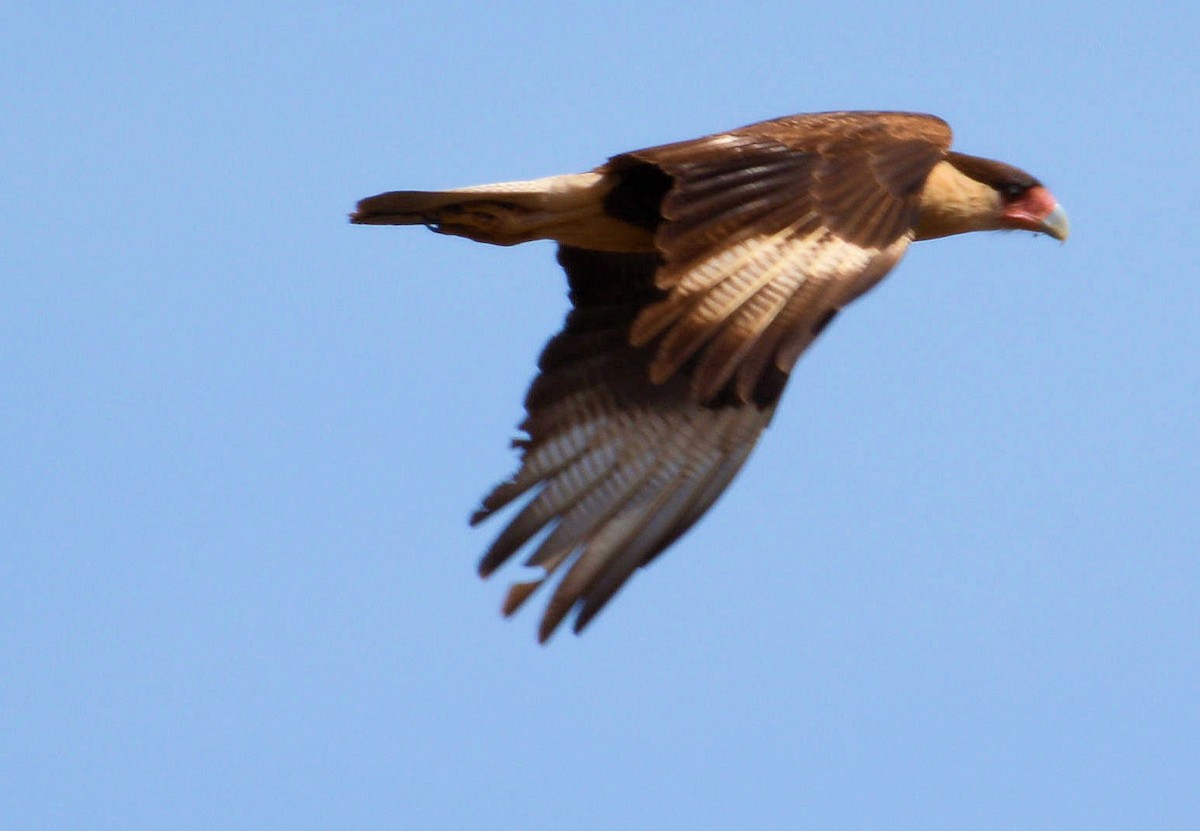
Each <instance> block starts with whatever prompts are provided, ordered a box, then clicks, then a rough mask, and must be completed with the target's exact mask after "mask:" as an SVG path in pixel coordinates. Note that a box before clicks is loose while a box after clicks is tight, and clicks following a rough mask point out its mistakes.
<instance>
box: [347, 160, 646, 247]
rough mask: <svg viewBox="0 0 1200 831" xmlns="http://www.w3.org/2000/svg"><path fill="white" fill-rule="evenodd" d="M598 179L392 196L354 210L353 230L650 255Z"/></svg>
mask: <svg viewBox="0 0 1200 831" xmlns="http://www.w3.org/2000/svg"><path fill="white" fill-rule="evenodd" d="M611 189H612V183H611V182H610V181H609V180H608V178H607V177H606V176H604V175H603V174H601V173H596V172H592V173H574V174H567V175H563V176H548V177H546V178H544V179H531V180H529V181H525V182H502V183H499V184H494V185H477V186H476V187H470V188H459V189H457V190H444V191H419V190H397V191H392V192H390V193H381V194H379V195H378V196H370V197H368V198H366V199H363V200H362V201H361V202H359V203H358V210H356V211H355V212H354V213H352V214H351V215H350V221H351V222H353V223H355V224H358V225H424V226H426V227H427V228H430V229H432V230H434V231H437V232H438V233H442V234H454V235H456V236H460V237H468V238H469V239H473V240H476V241H478V242H490V243H493V244H495V245H516V244H517V243H520V242H528V241H529V240H535V239H554V240H558V241H559V242H562V243H564V244H567V245H574V246H578V247H581V248H591V249H597V250H610V251H628V250H652V249H653V242H652V240H651V239H650V237H649V235H648V233H647V232H646V231H644V230H642V229H638V228H635V227H633V226H631V225H629V224H627V223H624V222H621V221H619V220H616V219H614V218H612V217H609V216H608V215H607V214H606V213H605V212H604V197H605V196H606V195H607V194H608V192H609V191H610V190H611Z"/></svg>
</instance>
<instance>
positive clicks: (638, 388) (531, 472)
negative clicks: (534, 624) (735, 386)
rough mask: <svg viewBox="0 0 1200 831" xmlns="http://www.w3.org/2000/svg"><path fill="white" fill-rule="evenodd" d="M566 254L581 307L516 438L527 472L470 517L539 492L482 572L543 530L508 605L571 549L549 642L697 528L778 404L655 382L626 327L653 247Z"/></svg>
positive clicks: (644, 297) (652, 260)
mask: <svg viewBox="0 0 1200 831" xmlns="http://www.w3.org/2000/svg"><path fill="white" fill-rule="evenodd" d="M559 262H561V263H562V265H563V267H564V269H565V270H566V272H567V277H568V279H569V281H570V286H571V300H572V303H573V305H574V309H573V310H572V311H571V312H570V314H569V315H568V317H567V322H566V326H565V327H564V329H563V331H562V332H560V333H559V334H558V335H557V336H556V337H555V338H554V339H553V340H551V341H550V343H549V344H548V345H547V346H546V349H545V351H544V352H543V353H542V356H541V358H540V360H539V361H538V368H539V369H540V371H541V374H540V375H539V376H538V377H537V379H536V380H535V381H534V382H533V385H532V387H531V388H530V390H529V393H528V395H527V397H526V401H525V407H526V410H527V413H528V415H527V417H526V419H525V421H524V422H523V423H522V425H521V429H522V430H524V431H525V433H526V434H527V436H528V437H527V438H526V439H523V440H520V441H518V442H517V446H518V447H519V448H520V450H521V467H520V470H519V471H518V472H517V474H516V475H515V476H514V477H513V478H512V479H511V480H509V481H507V482H504V483H502V484H501V485H499V486H498V487H496V488H495V490H493V491H492V492H491V493H490V494H489V495H488V496H487V498H485V499H484V501H483V504H482V506H481V507H480V509H479V510H478V511H477V512H476V514H475V516H474V517H472V524H474V523H477V522H480V521H482V520H483V519H485V518H487V517H488V516H490V515H491V514H492V513H494V512H495V511H497V510H500V509H501V508H503V507H504V506H505V505H508V504H509V503H511V502H512V501H514V500H516V499H518V498H520V497H522V496H524V495H525V494H527V493H529V492H530V491H532V492H533V493H532V497H531V498H529V499H528V501H527V502H526V503H525V505H524V507H523V508H522V509H521V510H520V511H519V512H518V513H517V515H516V517H515V518H514V519H513V520H512V521H511V522H510V523H509V524H508V526H507V527H506V528H505V529H504V530H503V531H502V532H501V533H500V536H499V537H498V538H497V539H496V541H495V542H494V543H493V544H492V546H491V548H490V549H489V550H488V552H487V553H486V554H485V555H484V557H483V560H482V561H481V562H480V564H479V570H480V573H481V574H483V575H484V576H487V575H488V574H490V573H491V572H492V571H494V570H495V569H496V568H497V567H499V566H500V565H501V564H502V563H503V562H505V561H506V560H507V559H508V558H509V557H511V556H512V555H513V554H514V553H515V552H516V551H517V550H518V549H520V548H522V547H523V546H525V545H526V544H527V543H529V542H530V541H531V540H533V539H534V538H535V537H538V536H539V534H542V535H543V536H541V538H540V542H539V543H538V545H537V547H536V548H535V549H534V551H533V553H532V554H531V555H530V556H529V558H528V559H527V560H526V564H527V565H530V566H540V567H542V568H543V569H545V571H546V575H545V577H543V578H542V579H541V580H537V581H534V582H532V583H522V584H517V585H515V586H513V588H512V590H511V591H510V593H509V597H508V600H507V601H506V603H505V613H506V614H511V613H512V612H514V611H516V609H517V608H518V607H519V606H520V604H521V603H522V602H524V600H525V599H526V598H527V597H528V596H529V595H530V594H531V593H532V591H533V589H535V588H537V586H539V585H540V584H541V583H542V582H543V581H544V580H545V579H546V578H547V577H549V576H550V575H551V574H552V573H554V571H555V570H556V569H558V568H559V567H560V566H562V565H563V564H564V563H565V562H567V561H568V560H571V559H572V558H574V560H573V562H572V564H571V566H570V568H569V569H568V570H567V572H566V574H565V576H564V577H563V578H562V580H561V581H560V582H559V583H558V585H557V587H556V589H555V591H554V595H553V596H552V598H551V600H550V603H549V606H548V607H547V609H546V612H545V615H544V617H543V618H542V622H541V626H540V628H539V639H540V640H543V641H544V640H546V638H548V637H549V636H550V634H551V633H552V632H553V631H554V629H555V628H556V627H557V626H558V624H559V623H560V622H561V621H562V620H563V618H564V617H565V616H566V615H567V614H568V613H569V612H570V611H571V609H572V607H574V606H576V605H577V604H578V606H579V613H578V616H577V617H576V619H575V631H577V632H578V631H579V630H581V629H582V628H583V627H584V626H585V625H586V624H587V622H588V621H589V620H591V619H592V617H593V616H594V615H595V614H596V613H597V612H598V611H600V609H601V608H602V607H603V606H604V604H605V603H606V602H607V601H608V600H609V598H611V597H612V595H613V594H614V593H615V592H616V591H617V589H619V588H620V587H621V585H622V584H623V583H624V582H625V580H626V579H628V578H629V576H630V575H631V574H632V573H633V571H634V570H635V569H637V567H638V566H640V565H643V564H645V563H646V562H648V561H649V560H650V559H651V558H653V557H654V555H655V554H657V553H658V552H660V551H662V550H663V549H664V548H666V547H667V546H668V545H670V544H671V543H672V542H673V541H674V540H675V539H677V538H678V537H679V536H680V535H681V534H683V533H684V532H685V531H686V530H687V529H688V528H689V527H691V525H692V524H693V523H694V522H695V521H696V520H697V519H699V517H700V516H701V514H703V513H704V511H706V510H707V509H708V507H709V506H710V505H712V503H713V502H714V501H715V500H716V499H717V497H718V496H720V494H721V493H722V491H724V490H725V488H726V486H727V485H728V484H729V482H730V481H731V480H732V479H733V477H734V475H735V474H736V473H737V472H738V470H739V469H740V468H741V466H742V463H743V462H745V460H746V457H747V456H748V455H749V454H750V451H751V449H752V448H753V447H754V443H755V442H756V441H757V439H758V436H759V434H760V433H761V432H762V430H763V428H764V427H766V425H767V423H768V422H769V421H770V420H771V415H772V413H773V412H774V409H775V400H774V398H773V399H772V400H771V401H770V402H763V405H762V406H758V405H754V404H751V405H741V404H738V405H732V404H727V405H725V406H720V405H710V406H704V405H702V404H699V403H697V402H696V401H695V399H694V398H693V397H692V396H691V395H690V393H689V390H688V382H687V379H686V378H685V377H684V376H683V375H677V376H676V377H674V378H671V379H668V380H667V381H666V382H665V383H662V384H651V383H650V382H649V381H648V380H647V373H648V369H649V364H650V361H651V359H652V358H653V352H652V351H651V350H650V349H647V348H644V347H635V346H632V345H630V343H629V327H630V325H631V323H632V322H633V319H634V317H635V316H636V315H637V313H638V311H639V310H640V309H641V308H643V307H644V306H645V304H646V303H647V302H652V301H653V300H654V299H656V298H658V297H661V296H662V291H661V290H659V289H657V288H655V287H654V273H655V270H656V268H657V267H658V264H659V263H658V258H657V257H656V256H655V255H653V254H650V255H646V254H615V253H604V252H598V251H588V250H584V249H578V248H569V247H566V246H563V247H561V248H560V250H559ZM781 389H782V381H780V383H779V385H778V388H777V390H776V393H778V391H780V390H781ZM776 397H777V394H776Z"/></svg>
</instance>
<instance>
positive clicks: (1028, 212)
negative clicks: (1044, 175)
mask: <svg viewBox="0 0 1200 831" xmlns="http://www.w3.org/2000/svg"><path fill="white" fill-rule="evenodd" d="M1057 207H1058V200H1057V199H1055V198H1054V195H1053V194H1052V193H1050V191H1048V190H1046V189H1045V188H1044V187H1042V186H1041V185H1035V186H1033V187H1031V188H1030V189H1029V190H1027V191H1025V192H1024V193H1022V194H1021V195H1020V196H1017V197H1015V198H1014V199H1012V200H1011V201H1009V202H1008V203H1006V204H1005V206H1004V213H1003V214H1002V216H1003V218H1004V220H1005V222H1006V223H1007V224H1008V226H1009V227H1011V228H1018V229H1021V230H1025V231H1037V232H1039V233H1043V234H1044V233H1046V217H1047V216H1049V215H1050V214H1051V213H1053V212H1054V209H1055V208H1057Z"/></svg>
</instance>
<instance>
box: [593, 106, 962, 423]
mask: <svg viewBox="0 0 1200 831" xmlns="http://www.w3.org/2000/svg"><path fill="white" fill-rule="evenodd" d="M950 138H951V136H950V130H949V127H948V126H947V125H946V124H945V122H943V121H941V120H940V119H937V118H934V117H933V116H923V115H910V114H905V113H826V114H820V115H810V116H793V117H789V118H782V119H777V120H774V121H767V122H763V123H761V124H755V125H751V126H749V127H743V128H741V129H739V130H735V131H733V132H730V133H724V134H718V135H715V136H709V137H707V138H703V139H697V140H694V141H688V142H681V143H678V144H670V145H665V146H662V147H656V148H650V149H648V150H640V151H635V152H633V153H626V154H623V155H621V156H617V157H615V158H614V159H612V160H611V161H610V162H609V165H608V166H607V170H609V171H611V172H613V173H616V174H618V175H624V176H626V177H628V178H629V179H633V180H638V179H643V180H644V179H648V178H651V177H649V176H648V175H647V171H648V170H653V171H659V172H661V173H665V174H666V175H667V177H669V179H670V184H669V187H668V189H667V190H666V193H665V196H663V197H662V199H661V206H660V211H659V215H660V217H661V218H660V219H659V220H658V222H657V224H656V228H655V230H656V235H655V243H656V245H657V247H658V249H659V250H660V251H661V252H662V255H663V259H664V264H663V266H662V268H660V269H659V270H658V273H657V276H656V284H657V285H658V286H659V287H660V288H662V289H664V290H667V292H668V293H667V295H666V296H665V298H664V299H662V300H660V301H658V302H656V303H654V304H652V305H650V306H649V307H648V308H646V309H645V310H644V311H643V312H642V313H641V314H639V316H638V318H637V320H636V321H635V323H634V326H633V329H632V335H631V337H632V339H633V342H634V343H637V344H649V343H651V342H652V341H654V340H655V339H658V345H657V355H656V357H655V360H654V361H653V363H652V364H651V366H650V375H651V378H652V379H653V380H654V381H655V382H662V381H663V380H664V379H666V378H668V377H670V376H671V375H673V374H674V373H675V372H677V371H678V370H679V369H680V368H681V367H683V366H685V365H687V364H689V362H694V372H693V373H692V392H693V395H694V396H695V397H696V398H697V399H698V400H701V401H706V400H710V399H712V398H714V397H715V396H717V395H718V394H720V393H721V392H722V391H723V390H725V388H726V387H727V385H728V384H730V382H731V381H732V382H733V390H734V392H736V395H737V396H738V397H739V398H740V399H741V400H743V401H751V400H753V399H754V397H755V394H756V393H755V390H756V388H757V386H758V385H759V384H760V383H762V382H763V379H764V378H766V377H768V376H767V374H766V373H767V370H768V369H769V368H770V367H772V366H773V367H774V368H776V369H779V370H781V371H783V372H788V371H790V369H791V367H792V365H793V364H794V363H795V361H796V359H797V358H798V357H799V355H800V353H801V352H802V351H803V350H804V348H805V347H806V346H807V345H808V344H809V343H810V342H811V341H812V339H813V337H814V336H815V334H816V333H817V332H818V331H820V328H821V327H822V325H823V323H824V322H827V321H828V320H829V319H830V318H831V317H832V316H833V315H834V314H835V313H836V312H837V310H838V309H839V308H841V307H842V306H844V305H845V304H846V303H848V302H850V301H851V300H853V299H854V298H855V297H857V296H858V295H860V294H862V293H863V292H864V291H866V290H867V289H869V288H870V287H871V286H873V285H874V284H875V283H876V282H878V281H879V280H880V279H881V278H882V277H883V276H884V275H885V274H886V273H887V272H888V271H889V270H890V269H891V268H892V266H894V265H895V264H896V262H897V261H898V260H899V259H900V257H901V256H902V255H903V253H904V250H905V249H906V248H907V246H908V243H909V241H910V240H911V232H912V227H913V225H914V223H915V221H916V218H917V210H918V203H919V198H920V193H921V189H922V187H923V185H924V182H925V179H926V178H927V177H928V175H929V172H930V170H932V169H933V166H934V165H935V164H937V162H938V161H940V160H941V159H942V158H943V157H944V156H945V154H946V150H947V148H948V147H949V145H950Z"/></svg>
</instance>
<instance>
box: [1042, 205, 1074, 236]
mask: <svg viewBox="0 0 1200 831" xmlns="http://www.w3.org/2000/svg"><path fill="white" fill-rule="evenodd" d="M1042 232H1043V233H1045V234H1048V235H1049V236H1052V237H1054V238H1055V239H1056V240H1058V241H1059V242H1066V241H1067V237H1069V236H1070V235H1071V223H1070V221H1069V220H1068V219H1067V212H1066V211H1064V210H1063V207H1062V205H1058V204H1055V206H1054V209H1053V210H1051V211H1050V213H1048V214H1046V215H1045V216H1044V217H1043V218H1042Z"/></svg>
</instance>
